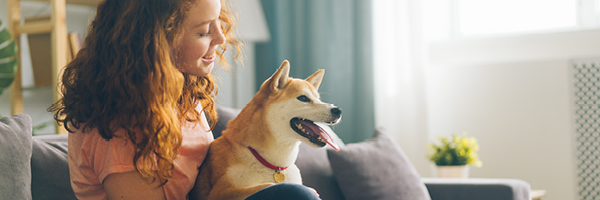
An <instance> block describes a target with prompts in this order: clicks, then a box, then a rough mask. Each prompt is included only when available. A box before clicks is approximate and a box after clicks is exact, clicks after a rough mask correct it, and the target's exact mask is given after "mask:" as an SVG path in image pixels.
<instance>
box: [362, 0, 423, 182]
mask: <svg viewBox="0 0 600 200" xmlns="http://www.w3.org/2000/svg"><path fill="white" fill-rule="evenodd" d="M421 3H422V1H420V0H375V1H374V3H373V26H374V27H373V38H374V44H375V45H374V51H373V53H374V54H373V55H374V56H373V58H374V75H375V116H376V121H375V124H376V126H377V127H380V128H384V129H386V130H388V132H389V133H392V134H393V135H394V136H395V138H396V139H397V141H398V143H399V144H400V146H401V147H402V149H403V150H404V151H405V152H406V154H407V156H408V157H409V158H410V160H411V162H412V163H413V164H414V165H415V167H416V168H417V170H418V172H419V174H421V176H429V171H430V163H429V161H427V160H426V158H425V154H426V150H427V149H426V146H427V140H428V136H427V117H426V106H425V105H426V102H425V100H426V98H425V85H424V69H425V66H426V61H427V59H426V57H427V55H426V42H425V38H424V35H425V33H424V31H423V29H424V28H423V26H422V24H423V21H424V20H423V19H422V15H423V12H422V10H423V9H422V5H421Z"/></svg>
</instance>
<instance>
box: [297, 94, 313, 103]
mask: <svg viewBox="0 0 600 200" xmlns="http://www.w3.org/2000/svg"><path fill="white" fill-rule="evenodd" d="M298 100H300V101H302V102H310V99H309V98H308V97H307V96H304V95H302V96H299V97H298Z"/></svg>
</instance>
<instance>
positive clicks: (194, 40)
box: [175, 0, 225, 76]
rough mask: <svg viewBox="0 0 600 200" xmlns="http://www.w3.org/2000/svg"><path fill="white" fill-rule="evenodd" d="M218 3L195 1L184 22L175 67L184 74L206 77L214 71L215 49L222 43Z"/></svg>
mask: <svg viewBox="0 0 600 200" xmlns="http://www.w3.org/2000/svg"><path fill="white" fill-rule="evenodd" d="M220 11H221V2H220V1H219V0H196V2H195V3H194V5H193V7H192V8H191V9H190V10H189V12H188V16H187V18H186V19H184V21H183V29H182V30H183V33H182V34H181V36H180V37H179V38H178V41H177V42H176V44H177V46H176V47H175V48H176V50H177V52H178V54H179V58H178V63H177V64H178V67H179V69H180V70H181V71H182V72H184V73H187V74H191V75H195V76H206V75H208V74H210V71H211V70H212V68H213V67H214V61H215V58H216V57H217V55H216V53H215V52H216V50H217V47H218V45H220V44H223V43H224V42H225V36H224V35H223V32H221V25H220V22H219V13H220Z"/></svg>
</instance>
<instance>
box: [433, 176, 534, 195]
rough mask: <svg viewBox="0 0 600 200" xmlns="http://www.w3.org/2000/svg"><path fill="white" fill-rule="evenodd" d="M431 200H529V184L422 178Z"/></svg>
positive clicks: (488, 180)
mask: <svg viewBox="0 0 600 200" xmlns="http://www.w3.org/2000/svg"><path fill="white" fill-rule="evenodd" d="M422 180H423V182H424V183H425V186H427V190H428V191H429V195H430V196H431V199H432V200H470V199H473V200H477V199H486V200H530V197H529V191H530V189H531V186H530V185H529V183H527V182H525V181H522V180H518V179H483V178H468V179H459V178H423V179H422Z"/></svg>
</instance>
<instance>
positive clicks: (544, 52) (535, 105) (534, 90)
mask: <svg viewBox="0 0 600 200" xmlns="http://www.w3.org/2000/svg"><path fill="white" fill-rule="evenodd" d="M598 41H600V30H589V31H575V32H568V33H552V34H542V35H526V36H515V37H504V38H488V39H477V40H468V41H455V42H449V43H438V44H434V45H432V46H431V49H430V51H429V52H430V54H429V55H430V62H431V66H430V67H429V68H427V70H426V72H425V85H426V89H425V90H426V99H427V103H426V105H427V130H428V134H429V136H430V138H431V139H433V138H436V137H437V136H439V135H449V134H450V133H462V132H463V131H466V132H468V133H469V135H470V136H474V137H476V138H477V139H478V140H479V144H480V146H481V148H480V158H481V160H482V161H483V167H482V168H471V176H472V177H481V178H488V177H489V178H517V179H522V180H525V181H527V182H529V183H530V184H531V187H532V189H545V190H547V196H546V197H544V199H547V200H568V199H577V193H576V186H577V185H576V174H575V157H574V151H573V150H574V147H573V140H574V129H573V122H572V120H573V114H574V111H573V109H572V108H573V105H574V104H573V102H572V101H571V96H572V95H573V94H572V91H571V88H572V82H571V79H570V77H571V72H570V67H571V66H570V60H571V59H577V58H585V57H593V56H600V45H598Z"/></svg>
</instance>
